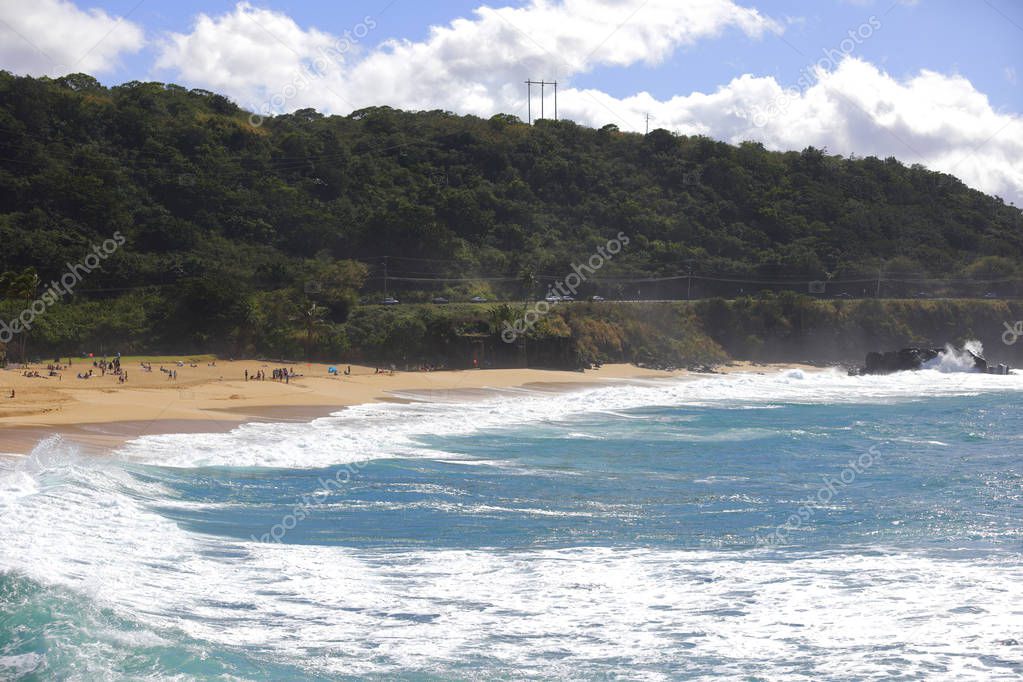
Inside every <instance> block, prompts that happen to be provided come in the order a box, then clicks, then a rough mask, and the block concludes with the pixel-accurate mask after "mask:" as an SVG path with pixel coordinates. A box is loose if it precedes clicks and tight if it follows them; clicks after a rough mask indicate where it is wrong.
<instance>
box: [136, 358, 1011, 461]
mask: <svg viewBox="0 0 1023 682" xmlns="http://www.w3.org/2000/svg"><path fill="white" fill-rule="evenodd" d="M1020 390H1023V381H1021V380H1020V377H1019V376H1015V375H1006V376H993V375H986V374H979V373H973V374H968V373H945V372H941V371H936V370H930V371H920V372H901V373H898V374H894V375H889V376H862V377H860V376H856V377H850V376H847V374H846V373H845V372H843V371H839V370H824V371H819V372H815V371H803V370H799V369H794V370H788V371H785V372H779V373H773V374H731V375H720V376H714V377H706V378H703V377H701V378H698V379H694V378H692V377H680V378H675V379H670V380H663V381H659V382H644V383H642V384H638V385H634V384H617V385H614V386H607V387H601V388H593V389H587V390H580V391H572V392H567V393H555V394H552V393H550V392H546V391H534V392H528V391H526V392H523V393H521V394H516V395H515V396H514V397H509V396H500V395H499V396H497V397H494V398H491V399H484V400H477V401H473V402H465V403H453V402H442V403H440V402H438V403H430V402H421V403H412V404H405V405H398V404H391V403H372V404H366V405H357V406H354V407H350V408H348V409H345V410H343V411H341V412H338V413H337V414H335V415H333V416H331V417H326V418H323V419H317V420H315V421H313V422H312V423H309V424H299V423H287V424H267V423H256V424H246V425H243V426H241V427H238V428H236V429H233V430H232V431H230V432H228V433H216V434H210V433H206V434H173V435H161V436H146V437H143V438H140V439H137V440H135V441H132V442H131V443H129V444H127V445H126V446H125V447H123V448H122V449H121V450H120V452H119V455H120V456H121V457H124V458H127V459H131V460H134V461H139V462H145V463H151V464H158V465H161V466H172V467H204V466H212V467H216V466H242V467H270V468H326V467H330V466H336V465H343V464H350V463H355V462H364V461H369V460H373V459H381V458H388V457H430V458H438V457H439V458H444V459H457V456H456V455H452V454H451V453H444V452H441V451H439V450H437V449H434V448H431V447H428V446H426V445H424V439H429V438H431V437H444V436H451V435H464V434H470V433H475V432H479V431H482V430H487V429H495V428H502V427H505V426H517V425H522V424H544V423H550V422H556V421H559V420H563V419H567V418H570V417H573V416H576V415H584V414H595V413H608V412H612V413H615V412H619V411H625V410H632V409H637V408H644V407H649V406H664V407H673V406H710V405H725V406H728V407H730V408H736V409H743V408H748V407H765V406H774V405H775V404H778V403H797V404H798V403H805V404H820V403H844V404H855V403H864V404H866V403H890V402H895V401H900V400H917V399H919V397H920V396H921V395H928V396H932V397H940V396H957V395H974V394H977V393H980V392H988V391H1020Z"/></svg>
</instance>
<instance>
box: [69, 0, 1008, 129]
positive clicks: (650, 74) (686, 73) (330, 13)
mask: <svg viewBox="0 0 1023 682" xmlns="http://www.w3.org/2000/svg"><path fill="white" fill-rule="evenodd" d="M235 4H236V3H235V2H234V1H233V0H217V1H214V0H180V1H177V2H173V3H168V2H156V1H154V0H146V1H145V2H142V3H141V4H139V2H138V0H98V1H95V2H85V3H79V5H80V6H81V7H83V8H84V7H90V8H91V7H99V8H103V9H104V10H106V11H107V12H108V13H110V14H111V15H115V16H120V17H124V16H125V15H127V17H126V18H127V19H129V20H132V21H135V22H136V23H139V24H141V25H142V26H143V27H145V29H146V31H147V32H152V33H160V32H164V31H175V32H186V31H187V30H188V29H189V27H190V26H191V24H192V22H193V21H194V19H195V17H196V16H197V15H198V14H200V13H205V14H208V15H218V14H223V13H226V12H230V11H231V9H232V8H233V7H234V6H235ZM253 4H254V5H256V6H259V7H266V8H272V9H274V10H278V11H280V12H283V13H285V14H287V15H289V16H291V17H292V18H293V19H294V20H295V21H296V22H298V23H299V24H302V25H304V26H307V27H316V28H319V29H321V30H323V31H327V32H335V33H341V32H342V31H344V30H345V29H346V28H348V27H350V26H352V25H354V24H356V23H357V22H359V21H361V20H362V18H363V17H364V16H366V15H371V16H373V17H375V18H376V19H377V22H378V23H379V29H378V30H377V31H375V33H374V35H372V36H371V37H370V39H369V40H368V41H367V44H368V45H369V46H375V45H377V44H379V43H380V42H382V41H384V40H386V39H389V38H402V39H407V40H412V41H420V40H423V39H425V38H426V37H427V34H428V32H429V28H430V26H433V25H444V24H448V23H449V22H451V21H452V20H454V19H457V18H460V17H470V16H472V13H473V10H474V9H476V8H477V7H479V6H480V5H483V4H490V5H492V6H495V7H499V6H506V5H510V6H517V5H523V4H525V3H522V2H498V3H483V2H479V1H478V0H473V1H466V0H446V1H445V2H442V3H423V2H415V1H413V0H394V1H393V2H392V1H390V0H382V1H378V2H343V3H325V2H314V1H297V0H291V1H283V0H270V1H268V2H255V3H253ZM745 4H747V5H750V6H753V7H756V8H757V9H759V10H761V12H763V13H764V14H766V15H767V16H770V17H774V18H777V19H779V20H783V21H784V20H787V19H788V20H789V22H788V23H787V24H786V30H785V33H784V35H782V36H778V37H767V38H765V39H763V40H759V41H750V40H749V39H747V38H746V36H744V35H743V34H742V33H741V32H739V31H735V30H730V31H726V32H725V33H724V35H723V36H722V37H721V38H719V39H716V40H712V41H707V42H701V43H699V44H697V45H694V46H692V47H689V48H686V49H683V50H679V51H678V53H677V54H676V55H674V56H673V57H672V58H671V59H670V60H668V61H666V62H664V63H663V64H659V65H657V66H653V67H651V66H644V65H638V66H634V67H628V68H598V69H596V70H594V71H593V72H591V73H587V74H585V75H582V76H579V77H576V78H574V79H573V83H574V84H575V85H578V86H584V87H595V88H600V89H602V90H605V91H607V92H609V93H610V94H613V95H615V96H618V97H625V96H627V95H630V94H632V93H634V92H636V91H640V90H646V91H648V92H650V93H651V94H653V95H654V96H656V97H659V98H668V97H670V96H672V95H675V94H678V93H679V92H682V91H691V90H699V91H703V92H707V91H711V90H713V89H714V88H716V87H717V86H718V85H720V84H721V83H724V82H727V81H728V80H730V79H731V78H733V77H735V76H738V75H740V74H742V73H751V74H755V75H761V76H774V77H775V78H776V79H777V80H779V82H781V83H782V84H783V85H793V84H795V82H796V80H797V79H798V77H799V75H800V73H801V72H802V70H803V69H804V68H806V66H807V65H808V64H810V63H812V62H813V61H815V60H816V59H817V58H819V57H820V56H821V55H822V51H823V50H824V49H827V48H830V47H833V46H834V45H836V44H838V43H839V41H841V40H842V38H844V37H845V35H846V32H847V31H848V30H849V29H850V28H853V27H856V26H857V25H859V24H860V23H861V22H863V21H864V20H865V19H866V18H867V17H869V16H871V15H874V16H877V17H878V18H880V19H881V21H882V22H883V27H882V29H880V30H879V31H877V33H876V34H875V35H874V36H873V37H872V38H871V40H870V41H867V42H865V43H864V44H863V45H862V46H861V47H860V48H858V49H857V51H856V54H858V55H860V56H862V57H864V58H866V59H868V60H869V61H871V62H873V63H875V64H877V65H880V66H883V67H884V69H885V70H886V71H888V72H889V73H890V74H892V75H896V76H908V75H911V74H913V73H915V72H918V71H919V70H920V69H931V70H936V71H940V72H943V73H960V74H962V75H964V76H966V77H967V78H968V79H969V80H970V81H971V82H972V83H973V84H974V85H975V86H977V88H978V89H979V90H981V91H982V92H984V93H985V94H987V95H988V97H989V98H990V99H991V102H992V104H993V105H994V106H996V107H999V108H1005V109H1009V110H1012V111H1016V112H1023V90H1021V88H1020V85H1019V84H1018V79H1019V78H1020V77H1023V2H1019V1H1017V0H991V1H990V2H984V1H983V0H976V1H967V2H964V1H963V0H958V1H957V0H924V1H922V2H918V3H916V4H904V3H900V2H895V1H894V0H878V1H876V2H864V1H860V2H850V1H849V0H823V1H819V0H818V1H809V0H766V1H760V2H751V3H745ZM133 8H135V9H134V11H132V10H133ZM623 14H624V15H626V16H627V14H628V12H627V11H623ZM152 53H153V49H151V48H150V49H147V50H145V51H144V52H142V53H139V54H137V55H129V56H127V57H125V58H124V59H123V62H124V64H123V66H122V67H121V68H118V69H116V70H113V71H111V72H109V73H105V74H103V75H102V77H101V80H102V81H103V82H105V83H107V84H115V83H120V82H124V81H128V80H133V79H139V80H144V79H147V78H149V77H151V76H154V75H157V74H153V73H151V68H150V67H151V65H152V62H153V54H152ZM1007 69H1013V70H1014V71H1015V72H1016V74H1017V76H1016V79H1017V82H1012V80H1011V78H1012V77H1011V74H1010V73H1007ZM535 76H536V77H537V78H539V77H540V76H541V74H535Z"/></svg>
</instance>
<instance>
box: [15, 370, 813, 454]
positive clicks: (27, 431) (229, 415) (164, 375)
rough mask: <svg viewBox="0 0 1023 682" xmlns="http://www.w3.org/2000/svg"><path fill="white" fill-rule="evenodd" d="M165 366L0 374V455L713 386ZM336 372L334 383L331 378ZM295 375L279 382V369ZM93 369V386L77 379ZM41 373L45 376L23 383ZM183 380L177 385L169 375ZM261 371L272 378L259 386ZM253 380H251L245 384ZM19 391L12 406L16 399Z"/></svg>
mask: <svg viewBox="0 0 1023 682" xmlns="http://www.w3.org/2000/svg"><path fill="white" fill-rule="evenodd" d="M164 360H165V361H164V362H163V363H162V368H163V369H165V370H167V371H166V372H162V371H159V368H160V366H161V365H160V363H158V362H153V363H152V366H153V370H152V371H151V372H146V371H143V370H142V367H141V365H140V361H139V360H138V359H131V360H129V359H126V361H125V362H124V364H123V367H124V369H126V370H127V372H128V381H127V383H123V384H122V383H120V382H119V379H118V377H116V376H114V375H112V374H109V373H107V374H105V375H102V376H101V375H100V372H99V371H98V370H96V369H95V368H94V367H93V364H92V361H91V360H88V361H87V360H76V361H74V363H73V364H72V366H71V368H70V369H65V370H63V371H62V372H61V373H60V374H61V375H60V376H59V377H58V376H54V377H46V378H43V377H44V376H45V375H46V374H47V372H46V365H42V366H38V365H33V366H31V367H29V368H28V369H27V370H26V369H25V368H19V369H7V370H0V452H2V453H5V454H28V453H29V452H31V450H32V449H33V448H34V447H35V446H36V445H37V444H38V443H39V442H40V441H42V440H44V439H46V438H48V437H52V436H60V437H62V438H64V439H66V440H70V441H72V442H74V443H75V444H77V445H79V446H81V448H82V450H83V451H86V452H91V453H97V454H101V453H103V452H109V451H111V450H113V449H116V448H117V447H118V446H120V445H122V444H124V443H126V442H129V441H131V440H134V439H136V438H139V437H142V436H147V435H156V434H167V433H203V432H224V431H229V430H231V429H233V428H236V427H237V426H239V425H241V424H245V423H251V422H289V421H300V422H309V421H312V420H314V419H317V418H320V417H326V416H329V415H330V414H333V413H336V412H338V411H340V410H343V409H344V408H346V407H350V406H353V405H360V404H365V403H373V402H419V401H429V402H436V401H442V402H473V401H476V400H482V399H487V398H488V397H496V396H498V395H502V394H507V392H508V391H510V390H531V391H551V392H558V391H569V390H581V389H586V388H594V387H598V386H604V385H613V384H615V383H631V382H644V381H651V380H653V381H658V380H667V379H675V378H681V377H697V378H698V377H706V376H712V375H708V374H706V373H697V372H690V371H686V370H678V371H663V370H654V369H649V368H643V367H638V366H636V365H630V364H608V365H604V366H602V367H600V368H599V369H592V370H587V371H585V372H582V371H569V370H548V369H480V370H442V371H411V372H402V371H395V372H391V371H383V372H380V371H378V370H377V369H376V368H374V367H368V366H361V365H352V366H351V374H350V375H346V374H345V371H346V369H347V368H348V365H336V366H333V365H326V364H322V363H274V362H270V361H261V360H217V361H211V360H205V359H203V360H198V359H197V360H195V361H194V362H193V361H191V360H190V358H188V357H182V358H178V359H175V360H172V361H167V359H164ZM330 367H335V368H336V369H337V374H331V373H329V368H330ZM280 368H288V369H290V370H292V371H294V372H295V374H297V375H298V376H295V377H294V378H289V380H288V381H287V382H284V381H274V380H271V379H270V378H269V377H271V376H272V371H273V370H274V369H280ZM797 368H798V369H804V370H815V369H819V368H814V367H811V366H808V365H797V364H771V365H755V364H752V363H748V362H736V363H730V364H729V365H728V366H723V367H720V368H718V369H717V370H716V371H717V372H718V373H720V374H728V373H743V372H745V373H756V372H761V373H763V372H776V371H782V370H785V369H797ZM89 369H93V371H94V376H93V377H91V378H90V379H77V378H76V376H77V374H78V373H83V372H87V371H88V370H89ZM26 371H29V372H35V371H38V372H39V374H40V375H41V376H39V377H28V376H24V373H25V372H26ZM172 371H174V372H177V375H176V378H175V377H174V376H173V375H171V374H170V372H172ZM260 372H262V373H263V374H264V375H265V376H266V377H267V378H264V379H262V380H254V379H252V377H255V376H258V375H259V373H260ZM246 376H248V377H249V379H248V380H247V379H246ZM12 391H14V394H15V397H14V398H10V397H9V396H10V395H11V392H12Z"/></svg>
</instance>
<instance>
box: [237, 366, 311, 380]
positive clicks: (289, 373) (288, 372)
mask: <svg viewBox="0 0 1023 682" xmlns="http://www.w3.org/2000/svg"><path fill="white" fill-rule="evenodd" d="M298 376H301V375H300V374H296V373H295V370H293V369H291V368H288V367H280V368H278V369H275V370H273V371H272V372H271V373H270V380H271V381H279V382H284V383H285V384H288V383H291V380H292V379H294V378H295V377H298ZM265 380H266V372H264V371H263V370H258V371H256V372H254V373H253V374H251V375H250V374H249V370H245V381H265Z"/></svg>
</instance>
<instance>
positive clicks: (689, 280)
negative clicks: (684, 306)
mask: <svg viewBox="0 0 1023 682" xmlns="http://www.w3.org/2000/svg"><path fill="white" fill-rule="evenodd" d="M686 265H688V266H689V270H688V273H687V277H686V300H687V301H691V300H693V260H692V259H691V258H690V259H688V260H687V261H686Z"/></svg>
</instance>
